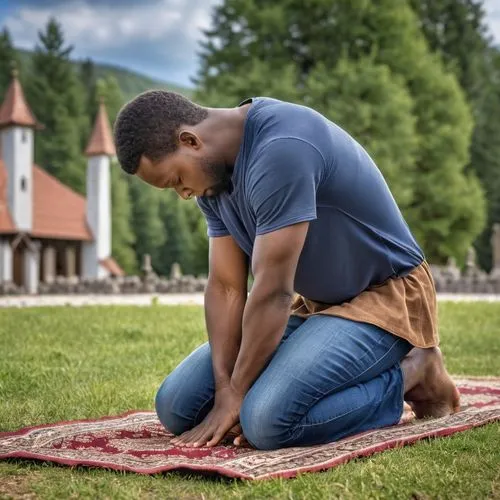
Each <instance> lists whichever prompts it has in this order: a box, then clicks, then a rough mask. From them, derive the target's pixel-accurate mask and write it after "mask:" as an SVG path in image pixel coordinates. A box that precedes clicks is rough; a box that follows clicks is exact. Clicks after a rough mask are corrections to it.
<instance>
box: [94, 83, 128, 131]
mask: <svg viewBox="0 0 500 500" xmlns="http://www.w3.org/2000/svg"><path fill="white" fill-rule="evenodd" d="M100 98H103V99H104V102H105V103H106V110H107V112H108V117H109V120H110V121H111V123H114V122H115V119H116V116H117V115H118V112H119V111H120V109H121V107H122V106H123V103H124V102H125V98H124V97H123V93H122V91H121V89H120V86H119V85H118V82H117V81H116V78H115V77H114V76H111V75H109V76H107V77H106V78H99V79H98V80H97V82H96V85H95V90H94V99H93V103H92V107H91V112H92V115H93V116H94V115H95V114H96V113H97V106H98V102H99V99H100Z"/></svg>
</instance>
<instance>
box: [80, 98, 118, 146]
mask: <svg viewBox="0 0 500 500" xmlns="http://www.w3.org/2000/svg"><path fill="white" fill-rule="evenodd" d="M85 154H86V155H87V156H96V155H108V156H113V155H114V154H115V146H114V144H113V138H112V135H111V127H110V126H109V119H108V114H107V112H106V106H105V104H104V97H103V96H102V95H100V96H99V110H98V111H97V116H96V118H95V122H94V130H93V131H92V135H91V137H90V141H89V143H88V145H87V149H86V150H85Z"/></svg>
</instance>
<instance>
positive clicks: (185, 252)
mask: <svg viewBox="0 0 500 500" xmlns="http://www.w3.org/2000/svg"><path fill="white" fill-rule="evenodd" d="M188 204H189V203H188V202H185V201H184V200H181V198H179V197H178V196H177V194H176V193H175V192H174V191H165V192H162V193H161V197H160V214H161V219H162V221H163V224H164V227H165V232H166V234H167V235H168V239H167V240H166V241H165V243H164V245H163V247H162V249H161V264H160V266H161V267H160V269H161V274H163V275H169V273H170V269H171V267H172V264H173V263H174V262H177V263H179V264H180V266H181V269H182V272H183V273H184V274H192V273H193V261H192V258H193V251H194V246H193V239H192V231H191V230H190V227H189V223H190V221H189V218H188V215H187V212H186V205H188Z"/></svg>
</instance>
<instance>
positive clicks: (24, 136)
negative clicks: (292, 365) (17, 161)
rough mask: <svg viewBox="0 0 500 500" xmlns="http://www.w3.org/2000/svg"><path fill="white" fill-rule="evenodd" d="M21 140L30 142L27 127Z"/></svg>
mask: <svg viewBox="0 0 500 500" xmlns="http://www.w3.org/2000/svg"><path fill="white" fill-rule="evenodd" d="M21 142H23V143H24V142H28V132H26V130H25V129H23V131H22V134H21Z"/></svg>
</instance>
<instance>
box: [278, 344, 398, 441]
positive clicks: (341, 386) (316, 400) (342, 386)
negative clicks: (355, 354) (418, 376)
mask: <svg viewBox="0 0 500 500" xmlns="http://www.w3.org/2000/svg"><path fill="white" fill-rule="evenodd" d="M401 341H403V339H400V338H397V339H396V340H395V341H394V342H393V344H392V345H391V347H390V348H389V349H388V350H387V352H386V353H385V354H384V355H383V356H382V357H381V358H380V359H378V360H377V361H376V362H375V363H373V364H372V365H371V366H369V367H368V368H366V370H363V372H361V373H360V374H359V375H358V377H361V376H362V375H363V374H364V373H366V372H367V371H368V370H370V369H371V368H373V367H374V366H375V365H376V364H377V363H380V362H381V361H382V360H383V359H384V358H385V357H386V356H388V355H389V353H390V352H391V351H392V350H393V348H394V347H395V346H396V345H397V344H398V343H399V342H401ZM398 364H399V362H398ZM358 377H354V378H353V379H352V380H354V379H355V378H358ZM351 382H352V381H351ZM349 383H350V382H345V383H344V384H342V385H340V386H339V387H336V388H335V389H332V390H331V391H329V392H327V393H326V394H323V395H322V396H320V397H318V398H316V399H315V400H314V401H313V403H312V404H311V405H310V406H309V408H308V410H307V411H306V413H304V415H302V416H301V417H300V419H298V420H297V421H296V422H295V423H293V424H292V425H291V426H290V431H291V432H290V434H294V433H295V432H296V430H297V428H298V426H299V423H300V421H301V420H302V419H303V418H304V417H305V416H306V415H307V412H308V411H309V410H310V409H311V408H312V407H313V406H314V405H315V404H316V403H317V402H318V401H319V400H320V399H322V398H325V397H327V396H330V395H331V394H333V393H334V392H337V391H340V390H342V389H345V388H347V387H345V386H346V384H349ZM325 423H328V420H327V421H326V422H321V423H318V424H310V425H322V424H325ZM305 427H308V425H302V426H301V429H303V428H305ZM292 438H293V436H290V437H289V438H288V439H286V440H285V441H283V443H286V442H288V441H290V440H291V439H292Z"/></svg>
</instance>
